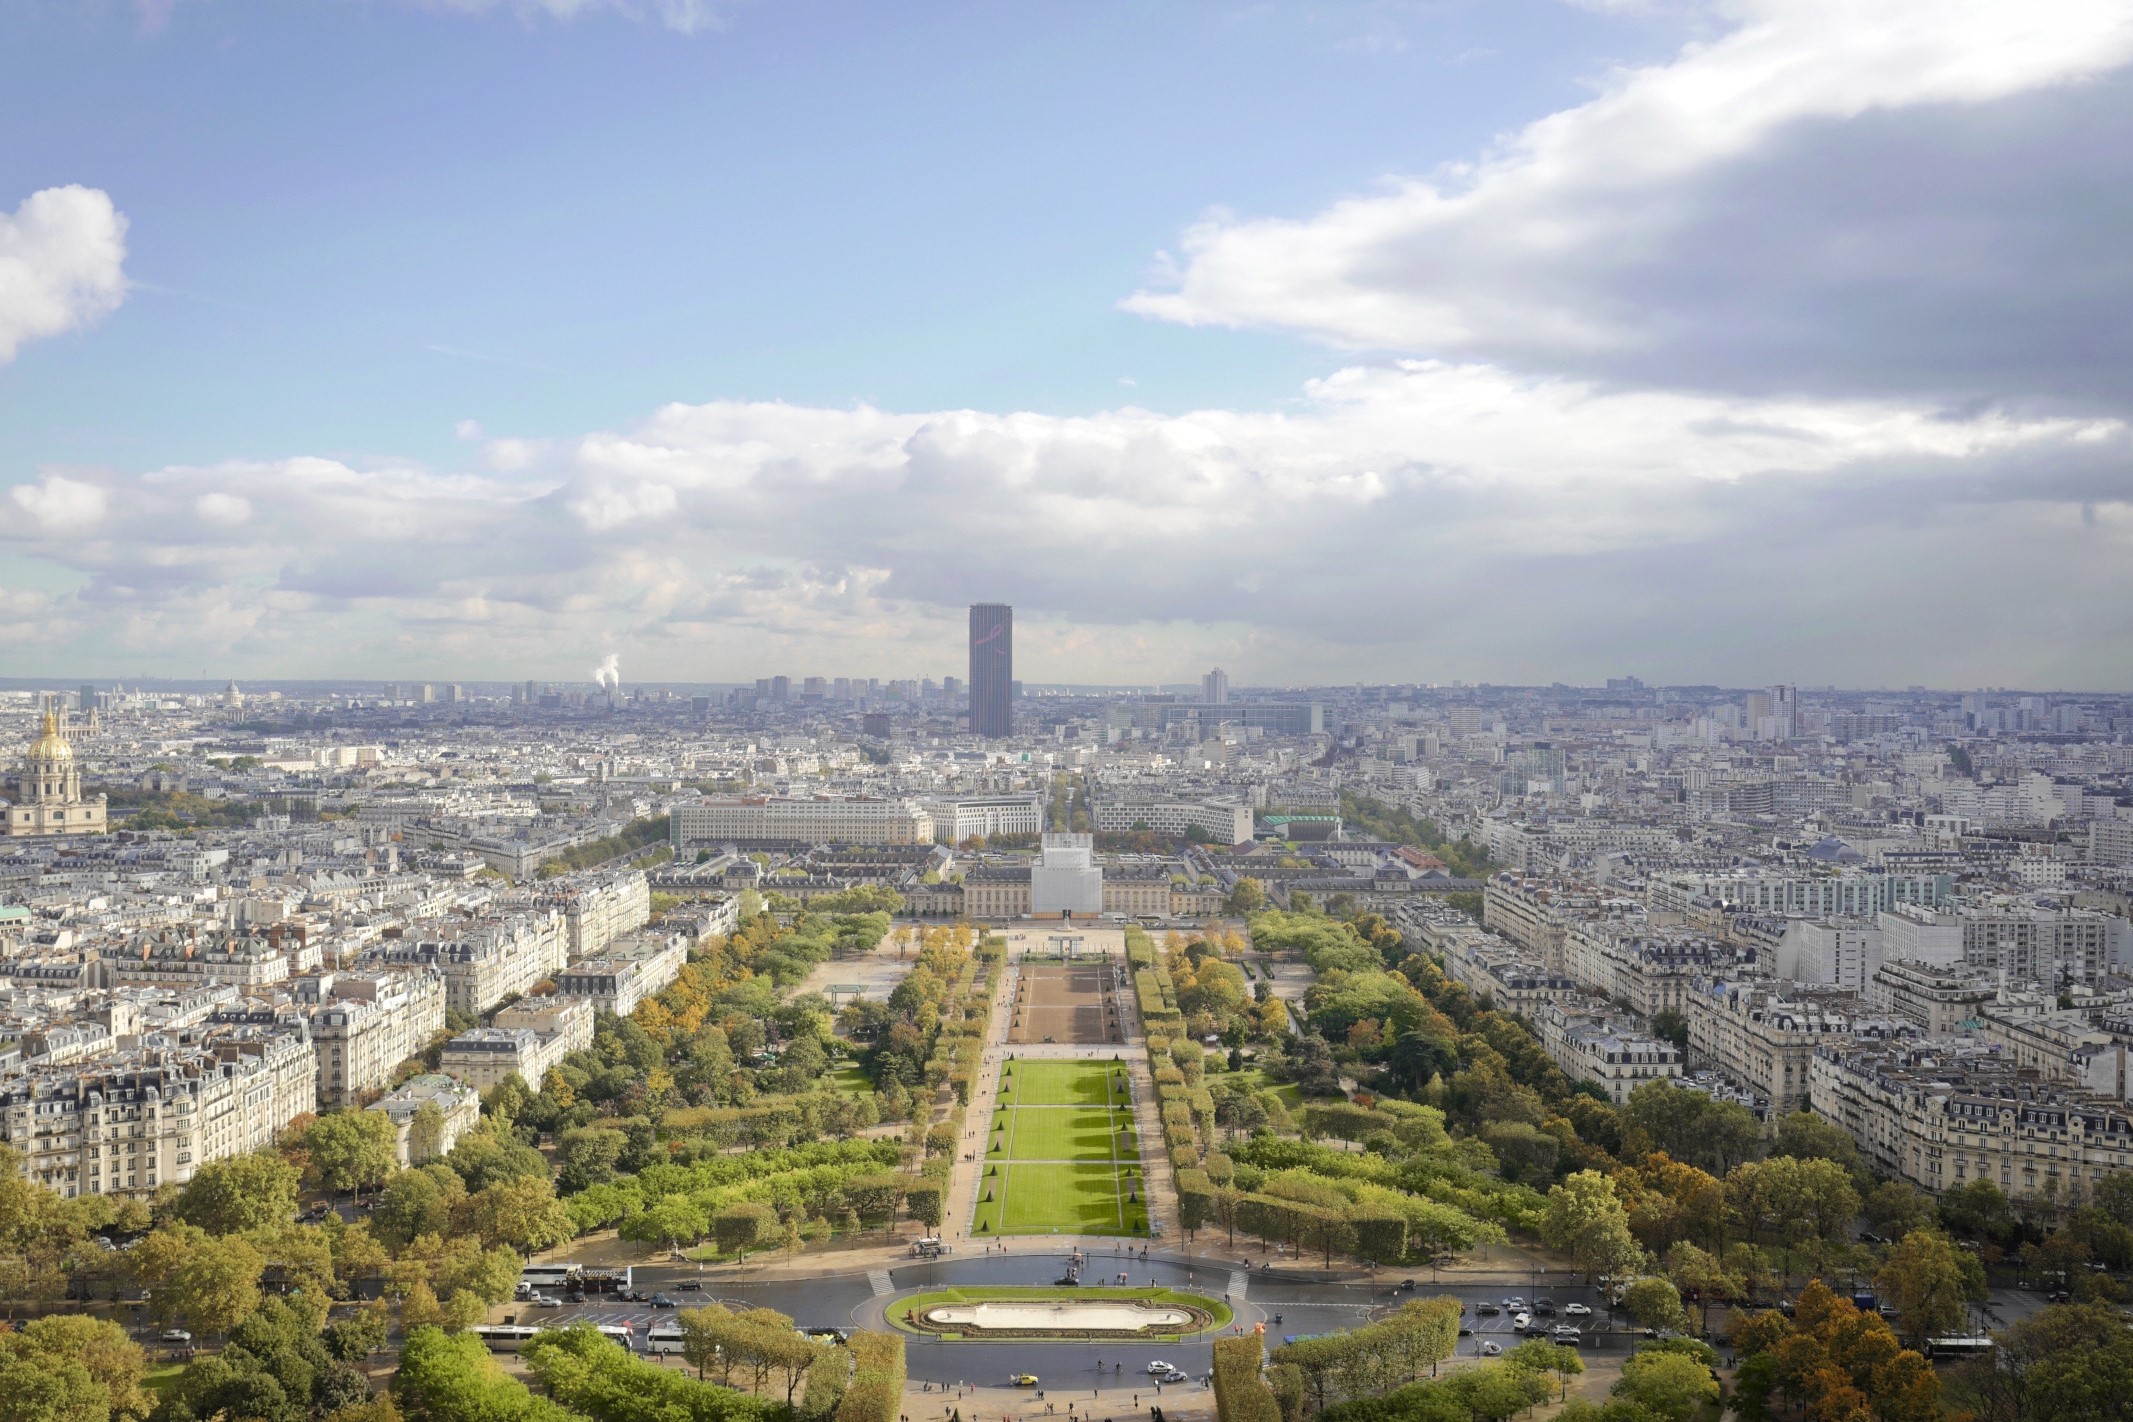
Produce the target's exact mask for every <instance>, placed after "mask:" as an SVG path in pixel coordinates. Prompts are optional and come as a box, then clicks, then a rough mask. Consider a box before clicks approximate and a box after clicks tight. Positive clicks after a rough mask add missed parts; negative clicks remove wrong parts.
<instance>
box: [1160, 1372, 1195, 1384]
mask: <svg viewBox="0 0 2133 1422" xmlns="http://www.w3.org/2000/svg"><path fill="white" fill-rule="evenodd" d="M1163 1381H1164V1382H1166V1383H1181V1382H1191V1381H1192V1379H1191V1378H1189V1377H1186V1376H1185V1374H1183V1373H1181V1372H1179V1371H1178V1370H1177V1369H1176V1368H1172V1369H1171V1370H1170V1371H1169V1372H1167V1373H1165V1374H1163Z"/></svg>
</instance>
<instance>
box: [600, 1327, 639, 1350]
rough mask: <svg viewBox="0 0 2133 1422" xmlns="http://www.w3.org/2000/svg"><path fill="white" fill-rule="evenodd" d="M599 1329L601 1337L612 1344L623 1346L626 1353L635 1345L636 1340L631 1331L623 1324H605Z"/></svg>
mask: <svg viewBox="0 0 2133 1422" xmlns="http://www.w3.org/2000/svg"><path fill="white" fill-rule="evenodd" d="M599 1329H600V1336H601V1337H602V1338H605V1339H607V1340H608V1341H609V1342H610V1343H619V1344H621V1345H622V1347H623V1349H624V1351H627V1350H628V1349H630V1348H631V1347H633V1346H634V1345H635V1341H636V1340H635V1339H634V1338H633V1337H632V1336H631V1334H630V1331H629V1329H628V1328H627V1327H626V1326H624V1325H623V1324H619V1323H603V1324H600V1325H599Z"/></svg>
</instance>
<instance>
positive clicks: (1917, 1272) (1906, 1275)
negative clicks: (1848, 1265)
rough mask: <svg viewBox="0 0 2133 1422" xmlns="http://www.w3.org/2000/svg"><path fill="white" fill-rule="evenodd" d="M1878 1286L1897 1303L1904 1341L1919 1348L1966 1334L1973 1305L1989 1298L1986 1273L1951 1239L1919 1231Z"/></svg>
mask: <svg viewBox="0 0 2133 1422" xmlns="http://www.w3.org/2000/svg"><path fill="white" fill-rule="evenodd" d="M1874 1285H1875V1287H1876V1288H1878V1289H1880V1290H1881V1293H1882V1297H1884V1298H1885V1299H1887V1300H1888V1301H1889V1302H1890V1303H1892V1304H1894V1305H1895V1307H1896V1311H1897V1322H1898V1324H1899V1325H1900V1326H1901V1328H1902V1330H1903V1340H1904V1342H1906V1343H1908V1344H1910V1345H1911V1346H1912V1347H1913V1348H1917V1347H1920V1346H1922V1345H1923V1344H1924V1343H1925V1341H1926V1340H1927V1339H1929V1338H1938V1337H1941V1336H1942V1335H1945V1334H1954V1333H1960V1332H1961V1331H1962V1330H1963V1324H1964V1321H1965V1320H1966V1319H1967V1318H1968V1317H1969V1307H1968V1305H1969V1303H1970V1302H1971V1301H1973V1300H1977V1299H1982V1298H1984V1297H1985V1269H1984V1266H1983V1265H1982V1264H1980V1263H1978V1260H1977V1256H1976V1255H1974V1254H1971V1253H1970V1252H1968V1251H1967V1250H1962V1249H1957V1248H1956V1247H1955V1246H1954V1245H1953V1244H1951V1243H1950V1242H1949V1241H1948V1237H1947V1236H1946V1235H1943V1234H1939V1233H1936V1232H1935V1231H1932V1230H1923V1229H1915V1230H1912V1231H1911V1232H1910V1233H1909V1234H1907V1235H1905V1236H1904V1237H1903V1239H1902V1241H1901V1242H1899V1243H1898V1244H1897V1245H1896V1247H1895V1248H1894V1249H1891V1250H1890V1251H1889V1257H1888V1258H1887V1260H1885V1261H1884V1262H1883V1263H1882V1266H1881V1269H1880V1272H1878V1273H1877V1274H1875V1275H1874Z"/></svg>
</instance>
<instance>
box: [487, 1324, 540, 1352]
mask: <svg viewBox="0 0 2133 1422" xmlns="http://www.w3.org/2000/svg"><path fill="white" fill-rule="evenodd" d="M539 1332H540V1330H539V1329H538V1328H529V1327H527V1326H526V1325H525V1324H523V1323H485V1324H482V1325H481V1326H480V1327H478V1328H476V1329H475V1330H474V1336H475V1337H476V1338H479V1339H480V1340H481V1341H482V1342H484V1343H486V1344H488V1345H489V1348H490V1351H492V1352H497V1353H516V1352H517V1351H518V1350H519V1349H521V1348H523V1347H525V1346H526V1344H527V1343H528V1342H529V1341H531V1340H532V1338H533V1337H534V1335H535V1334H537V1333H539Z"/></svg>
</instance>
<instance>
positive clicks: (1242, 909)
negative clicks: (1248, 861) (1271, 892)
mask: <svg viewBox="0 0 2133 1422" xmlns="http://www.w3.org/2000/svg"><path fill="white" fill-rule="evenodd" d="M1265 908H1266V888H1265V886H1264V885H1262V884H1261V883H1260V882H1259V881H1258V880H1257V879H1254V878H1252V877H1251V876H1249V875H1246V876H1244V877H1242V878H1239V879H1238V880H1237V882H1236V883H1234V884H1232V885H1231V886H1230V890H1229V893H1228V895H1227V896H1226V897H1225V898H1224V899H1223V900H1222V911H1223V912H1224V913H1226V914H1229V915H1231V916H1233V917H1236V918H1246V917H1249V916H1250V915H1252V914H1255V913H1259V912H1261V911H1263V910H1264V909H1265Z"/></svg>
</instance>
